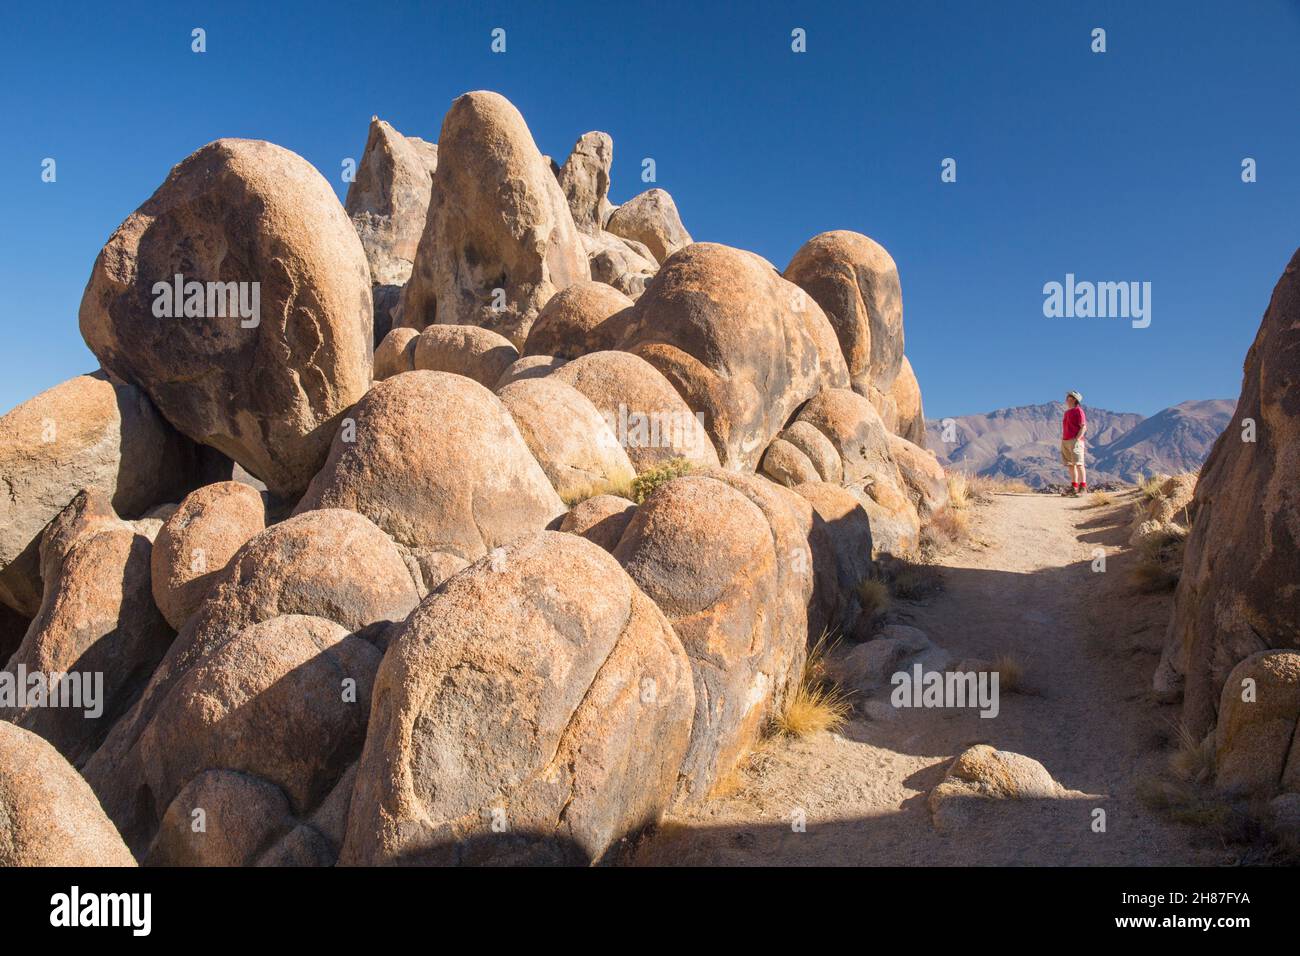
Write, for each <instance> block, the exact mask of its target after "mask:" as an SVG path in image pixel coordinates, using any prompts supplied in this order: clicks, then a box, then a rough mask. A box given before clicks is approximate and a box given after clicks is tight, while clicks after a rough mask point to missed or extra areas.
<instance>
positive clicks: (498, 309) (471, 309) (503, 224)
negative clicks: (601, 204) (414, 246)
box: [400, 92, 591, 348]
mask: <svg viewBox="0 0 1300 956" xmlns="http://www.w3.org/2000/svg"><path fill="white" fill-rule="evenodd" d="M578 236H579V233H578V228H577V226H575V225H574V222H573V216H572V214H571V213H570V212H569V204H568V202H567V201H566V199H565V196H564V192H563V190H562V189H561V188H560V184H559V183H558V182H557V181H556V178H555V176H554V175H553V174H552V172H551V170H550V169H549V168H548V166H547V164H546V162H545V160H543V158H542V154H541V153H539V152H538V151H537V146H536V145H535V144H534V143H533V137H532V134H531V133H530V132H529V131H528V126H527V124H526V123H524V118H523V117H522V116H520V115H519V111H518V110H517V109H515V108H514V106H512V105H511V104H510V102H509V101H508V100H506V99H505V97H503V96H500V95H498V94H496V93H488V92H476V93H466V94H465V95H464V96H461V97H459V98H457V100H456V101H455V102H454V103H452V105H451V109H450V110H449V111H448V112H447V116H446V118H444V119H443V122H442V133H441V134H440V136H439V137H438V169H437V171H436V172H435V173H434V174H433V192H432V198H431V199H430V202H429V216H428V219H427V220H426V222H425V229H424V234H423V235H422V236H421V238H420V245H419V249H418V250H417V252H416V256H415V266H414V270H413V272H412V274H411V278H410V280H409V281H408V282H407V284H406V287H405V289H404V290H403V292H402V301H401V322H400V324H402V325H404V326H409V327H411V328H415V329H423V328H425V327H426V326H429V325H432V324H434V323H438V324H441V325H480V326H482V327H484V328H486V329H490V330H491V331H493V332H498V333H500V334H501V335H503V336H505V337H506V338H507V339H509V340H510V341H511V342H512V343H513V344H514V346H515V347H516V348H522V347H523V344H524V341H525V340H526V339H527V338H528V329H529V327H530V326H531V325H532V323H533V320H534V319H535V318H536V317H537V313H538V312H539V311H540V310H541V308H542V306H544V305H545V304H546V302H547V300H549V299H550V298H551V296H553V295H554V294H555V293H556V292H557V291H559V290H560V289H563V288H564V287H565V286H567V285H570V284H571V283H573V282H576V281H578V280H580V279H589V278H590V277H591V272H590V269H589V268H588V266H587V257H586V254H585V252H584V251H583V247H582V243H581V242H580V241H579V239H578Z"/></svg>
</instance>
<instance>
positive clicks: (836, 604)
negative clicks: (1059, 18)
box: [794, 481, 874, 639]
mask: <svg viewBox="0 0 1300 956" xmlns="http://www.w3.org/2000/svg"><path fill="white" fill-rule="evenodd" d="M794 490H795V492H796V493H798V494H799V495H801V496H802V497H804V498H805V499H807V501H808V503H809V504H810V505H812V507H813V509H814V510H815V511H816V512H817V515H818V516H819V517H820V518H821V520H822V522H823V523H824V524H825V528H826V539H825V540H826V542H827V543H828V545H829V548H830V557H831V559H832V560H833V566H834V568H835V588H834V590H833V591H832V595H833V597H832V601H831V608H830V616H831V622H830V623H832V624H834V625H837V626H838V628H839V632H840V633H841V634H844V635H847V636H850V637H856V638H858V639H865V638H866V637H868V636H869V634H868V632H867V628H868V627H869V625H870V623H871V622H870V620H869V619H867V618H866V617H865V616H864V615H863V611H862V601H861V599H860V598H859V597H858V592H857V587H858V584H859V583H860V582H862V581H863V580H865V579H866V578H867V577H868V576H869V575H870V573H871V555H872V552H873V550H874V549H873V547H872V539H871V519H870V518H869V517H868V516H867V512H866V511H865V510H864V509H863V507H862V505H861V503H860V502H859V501H858V499H857V498H856V497H854V496H853V494H851V493H850V492H849V491H847V490H846V489H844V488H841V487H839V486H838V485H835V484H831V483H830V482H824V481H809V482H805V483H803V484H798V485H795V486H794Z"/></svg>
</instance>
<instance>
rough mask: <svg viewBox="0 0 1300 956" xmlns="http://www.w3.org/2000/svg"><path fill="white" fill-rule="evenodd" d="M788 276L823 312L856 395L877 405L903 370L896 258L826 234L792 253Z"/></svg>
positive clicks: (851, 235) (857, 237) (859, 240)
mask: <svg viewBox="0 0 1300 956" xmlns="http://www.w3.org/2000/svg"><path fill="white" fill-rule="evenodd" d="M785 277H786V278H787V279H788V280H790V281H791V282H793V283H794V284H795V285H797V286H799V287H800V288H802V289H803V290H804V291H806V292H807V293H808V294H809V295H810V296H812V297H813V299H815V300H816V302H817V304H818V305H820V306H821V307H822V309H823V310H824V311H825V313H826V316H827V318H829V319H830V323H831V326H832V327H833V328H834V329H835V334H836V336H837V337H838V338H839V342H840V348H841V350H842V351H843V353H844V359H845V361H846V362H847V363H848V369H849V378H850V380H851V382H852V385H853V389H854V391H856V392H858V393H859V394H861V395H864V396H866V397H867V398H870V399H872V401H873V403H876V404H877V405H878V406H879V404H881V400H882V399H883V398H885V397H887V396H889V394H890V392H891V389H892V388H893V385H894V380H895V379H897V378H898V375H899V373H900V371H901V370H902V367H903V293H902V287H901V285H900V284H899V281H898V267H897V266H896V265H894V260H893V257H891V256H890V255H889V253H888V252H886V251H885V249H884V247H883V246H881V245H880V244H879V243H877V242H875V241H873V240H871V239H868V238H867V237H866V236H864V235H862V234H860V233H856V232H849V231H847V230H842V229H841V230H836V231H834V232H823V233H821V234H820V235H817V236H813V237H812V238H811V239H809V240H808V241H807V242H806V243H804V245H803V246H802V247H801V248H800V249H799V251H798V252H796V253H795V254H794V258H793V259H791V260H790V264H789V265H788V266H786V269H785Z"/></svg>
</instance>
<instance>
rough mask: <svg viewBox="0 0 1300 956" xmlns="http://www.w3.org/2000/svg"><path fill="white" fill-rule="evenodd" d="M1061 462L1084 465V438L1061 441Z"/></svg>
mask: <svg viewBox="0 0 1300 956" xmlns="http://www.w3.org/2000/svg"><path fill="white" fill-rule="evenodd" d="M1061 464H1063V465H1082V464H1083V439H1082V438H1071V439H1070V440H1069V441H1065V440H1062V441H1061Z"/></svg>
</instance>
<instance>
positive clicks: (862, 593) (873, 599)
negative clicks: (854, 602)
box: [857, 578, 889, 618]
mask: <svg viewBox="0 0 1300 956" xmlns="http://www.w3.org/2000/svg"><path fill="white" fill-rule="evenodd" d="M857 592H858V601H859V602H860V603H861V604H862V612H863V613H864V614H866V616H867V617H868V618H872V617H875V616H876V615H878V614H884V613H885V612H886V611H888V610H889V588H888V587H887V586H886V585H885V582H884V581H878V580H876V579H875V578H863V579H862V580H861V581H859V582H858V587H857Z"/></svg>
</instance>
